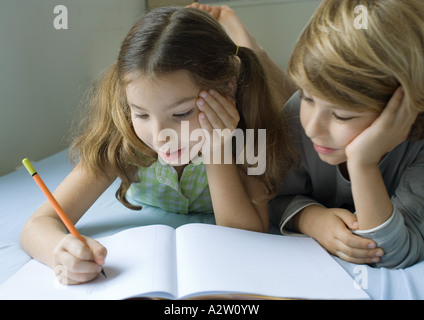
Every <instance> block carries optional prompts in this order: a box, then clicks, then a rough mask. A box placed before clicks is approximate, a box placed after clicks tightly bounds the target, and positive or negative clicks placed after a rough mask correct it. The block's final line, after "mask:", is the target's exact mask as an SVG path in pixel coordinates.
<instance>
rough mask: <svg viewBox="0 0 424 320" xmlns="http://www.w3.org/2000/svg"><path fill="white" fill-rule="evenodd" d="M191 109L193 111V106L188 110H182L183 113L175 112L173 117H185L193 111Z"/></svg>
mask: <svg viewBox="0 0 424 320" xmlns="http://www.w3.org/2000/svg"><path fill="white" fill-rule="evenodd" d="M193 111H194V108H193V109H190V110H189V111H187V112H184V113H175V114H174V117H176V118H187V117H188V116H189V115H191V114H192V113H193Z"/></svg>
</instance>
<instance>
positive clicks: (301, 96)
mask: <svg viewBox="0 0 424 320" xmlns="http://www.w3.org/2000/svg"><path fill="white" fill-rule="evenodd" d="M300 99H302V100H304V101H306V102H308V103H313V102H314V100H313V99H312V98H309V97H307V96H305V94H304V93H303V92H302V93H301V95H300Z"/></svg>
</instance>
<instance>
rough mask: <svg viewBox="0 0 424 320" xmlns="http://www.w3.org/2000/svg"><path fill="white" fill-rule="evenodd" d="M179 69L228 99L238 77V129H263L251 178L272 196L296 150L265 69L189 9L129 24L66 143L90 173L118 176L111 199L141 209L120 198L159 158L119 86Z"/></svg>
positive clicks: (152, 14) (158, 13)
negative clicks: (260, 157) (259, 161)
mask: <svg viewBox="0 0 424 320" xmlns="http://www.w3.org/2000/svg"><path fill="white" fill-rule="evenodd" d="M236 51H237V57H238V58H237V57H236V56H235V53H236ZM239 59H240V60H239ZM178 70H186V71H188V72H190V74H191V75H192V76H193V79H194V80H195V82H196V83H197V84H198V85H199V86H200V87H202V88H213V89H215V90H217V91H218V92H220V93H221V94H223V95H227V96H229V95H231V94H234V93H231V90H230V88H231V85H230V84H231V83H234V81H235V79H236V82H237V89H236V94H235V99H236V105H237V109H238V111H239V114H240V119H241V120H240V122H239V128H241V129H243V130H245V129H255V132H257V130H258V129H266V170H265V173H264V174H262V175H260V176H257V177H258V179H261V180H262V181H263V182H264V183H265V186H266V189H267V190H266V191H267V194H268V196H269V197H268V198H271V197H272V196H273V195H275V194H276V192H277V187H278V184H279V182H280V181H281V180H282V179H283V177H284V174H285V172H286V171H287V170H288V169H289V167H290V166H291V165H292V162H293V161H294V158H295V156H294V154H295V153H294V151H293V149H292V147H291V145H290V143H289V141H288V139H287V135H286V125H285V123H284V119H283V118H282V114H281V108H280V106H277V105H276V104H275V101H274V100H273V97H272V93H271V92H270V88H269V86H268V84H267V80H266V76H265V73H264V69H263V68H262V66H261V64H260V63H259V60H258V58H257V56H256V55H255V53H254V52H253V51H252V50H250V49H248V48H245V47H240V48H239V49H238V50H237V46H236V44H235V43H234V42H233V41H232V40H231V39H230V38H229V37H228V35H227V34H226V33H225V31H224V30H223V29H222V27H221V26H220V25H219V23H218V22H217V21H216V20H215V19H213V18H212V17H210V16H209V15H208V14H207V13H204V12H203V11H200V10H197V9H193V8H173V7H166V8H159V9H156V10H152V11H150V12H149V13H148V14H146V15H145V16H144V17H143V18H141V19H140V20H139V21H137V22H136V23H135V25H134V26H133V27H132V29H131V30H130V31H129V33H128V35H127V36H126V38H125V39H124V41H123V43H122V46H121V50H120V53H119V56H118V59H117V61H116V62H115V63H114V64H113V65H112V66H111V67H110V68H109V69H108V70H107V71H106V72H105V74H104V75H103V77H102V78H101V80H100V81H99V82H98V83H97V85H96V86H95V88H94V90H93V92H92V97H91V101H90V104H89V107H90V112H89V115H88V117H86V118H85V119H84V121H83V122H82V126H81V127H82V133H81V134H80V135H79V136H78V138H77V139H76V140H75V141H74V143H73V144H72V148H71V150H72V152H73V154H74V155H75V158H76V157H77V158H79V161H80V162H81V164H82V165H83V168H85V169H87V171H88V173H90V174H95V175H96V174H105V173H106V174H110V175H117V176H119V178H120V179H121V185H120V187H119V189H118V191H117V192H116V197H117V199H118V200H120V201H121V202H122V203H123V204H124V205H125V206H127V207H129V208H132V209H139V208H140V207H136V206H134V205H132V204H130V203H129V202H128V200H127V199H126V196H125V194H126V191H127V190H128V188H129V186H130V185H131V184H132V183H134V182H138V181H139V177H138V169H139V168H140V167H148V166H150V165H151V164H152V163H153V162H154V161H156V160H157V154H156V153H155V152H154V151H152V150H151V149H150V148H148V147H147V146H146V145H145V144H144V143H143V142H142V141H141V140H140V139H139V138H138V137H137V135H136V133H135V131H134V129H133V126H132V122H131V117H130V109H129V106H128V104H127V100H126V95H125V87H126V85H127V84H128V83H129V82H131V81H132V80H134V79H136V78H137V77H139V76H143V77H157V76H163V75H166V74H169V73H171V72H174V71H178ZM257 147H258V146H256V149H255V150H256V152H257ZM256 154H257V153H256ZM247 166H248V165H247V164H246V163H245V164H242V165H239V168H240V170H242V171H243V172H244V173H246V172H247Z"/></svg>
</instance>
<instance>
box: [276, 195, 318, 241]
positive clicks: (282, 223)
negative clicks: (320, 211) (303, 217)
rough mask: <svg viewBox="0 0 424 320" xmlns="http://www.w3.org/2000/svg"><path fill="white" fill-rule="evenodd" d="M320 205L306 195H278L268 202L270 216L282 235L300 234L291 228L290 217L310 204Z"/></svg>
mask: <svg viewBox="0 0 424 320" xmlns="http://www.w3.org/2000/svg"><path fill="white" fill-rule="evenodd" d="M313 204H316V205H320V204H319V203H318V202H316V201H315V200H313V199H311V198H308V197H306V196H301V195H297V196H280V197H277V198H276V199H274V200H273V201H271V202H270V206H269V207H270V211H271V218H272V221H273V223H274V224H277V225H278V227H279V230H280V232H281V233H282V234H284V235H301V234H300V233H298V232H296V231H294V230H293V228H292V224H291V219H292V218H293V217H294V216H295V215H296V214H297V213H299V212H300V211H301V210H303V209H304V208H306V207H308V206H310V205H313Z"/></svg>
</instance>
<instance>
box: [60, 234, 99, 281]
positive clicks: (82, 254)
mask: <svg viewBox="0 0 424 320" xmlns="http://www.w3.org/2000/svg"><path fill="white" fill-rule="evenodd" d="M84 238H85V240H86V242H87V245H88V246H89V247H90V249H91V250H90V249H88V248H87V247H86V246H85V245H84V243H82V242H81V241H80V240H79V239H78V238H77V237H75V236H73V235H71V234H69V235H67V236H65V237H64V238H63V240H62V241H61V242H60V243H59V244H58V245H57V246H56V248H55V251H54V253H53V264H54V267H53V269H54V271H55V273H56V277H57V278H58V280H59V282H61V283H62V284H65V285H73V284H80V283H84V282H88V281H91V280H93V279H95V278H96V277H97V276H98V274H99V273H100V272H101V270H102V265H103V264H104V263H105V259H106V255H107V250H106V248H105V247H103V246H102V245H101V244H100V243H98V242H97V241H95V240H93V239H90V238H87V237H84Z"/></svg>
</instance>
